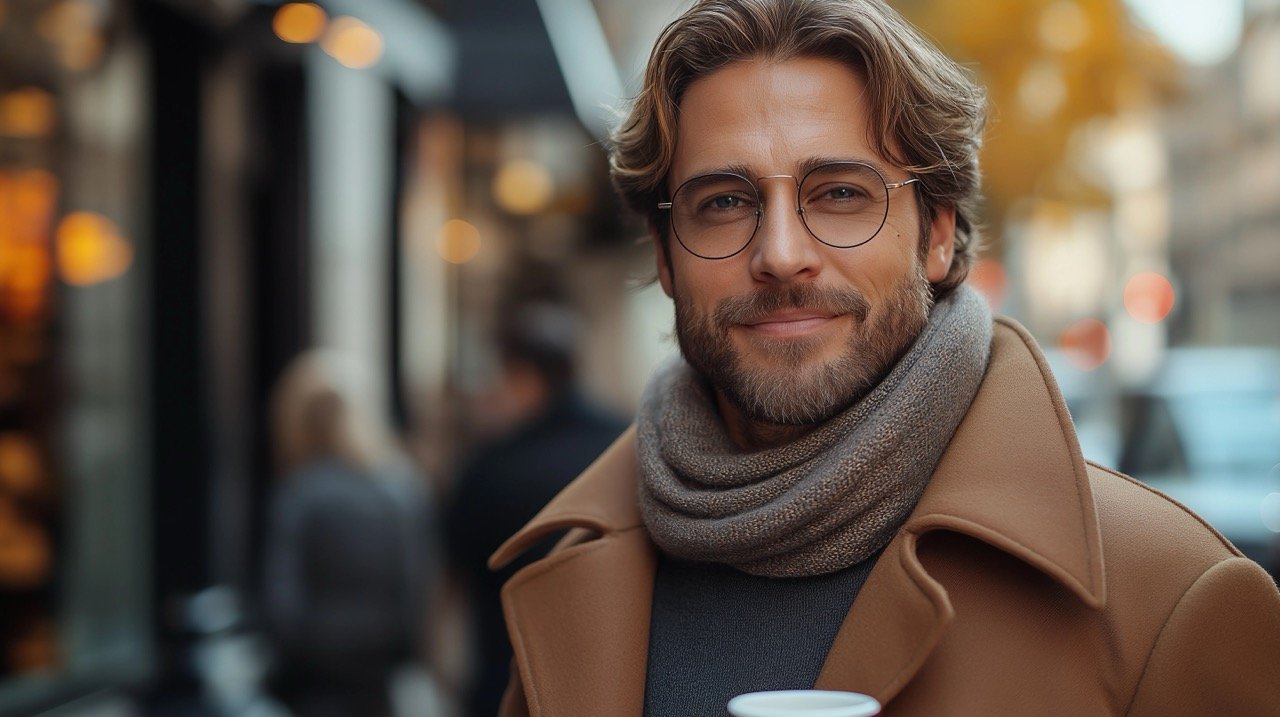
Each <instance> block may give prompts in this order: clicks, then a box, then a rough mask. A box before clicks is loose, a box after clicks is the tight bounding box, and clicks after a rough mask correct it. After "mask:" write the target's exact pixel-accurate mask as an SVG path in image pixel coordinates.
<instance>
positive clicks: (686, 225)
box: [671, 174, 759, 259]
mask: <svg viewBox="0 0 1280 717" xmlns="http://www.w3.org/2000/svg"><path fill="white" fill-rule="evenodd" d="M758 207H759V198H758V197H757V196H756V190H755V187H754V186H752V184H751V182H748V181H747V180H746V179H744V178H743V177H739V176H738V175H736V174H708V175H705V176H702V177H695V178H694V179H691V180H689V181H687V182H685V183H684V184H682V185H681V186H680V188H679V189H678V190H676V194H675V196H674V197H672V198H671V221H672V225H673V227H674V229H675V233H676V238H677V239H679V240H680V243H681V244H683V245H684V248H685V249H688V250H689V251H690V252H692V253H694V254H697V255H698V256H700V257H703V258H706V259H720V258H723V257H727V256H732V255H734V254H736V253H738V252H739V251H741V250H742V248H743V247H745V246H746V245H747V243H748V242H750V241H751V236H752V235H753V234H755V231H756V220H757V217H758V212H757V209H758Z"/></svg>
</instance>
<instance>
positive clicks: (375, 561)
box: [264, 351, 434, 717]
mask: <svg viewBox="0 0 1280 717" xmlns="http://www.w3.org/2000/svg"><path fill="white" fill-rule="evenodd" d="M362 378H363V375H362V374H361V373H360V371H359V368H358V367H357V366H356V365H355V364H354V363H353V362H352V361H351V360H350V359H348V358H346V357H343V356H341V355H338V354H335V353H330V352H323V351H313V352H308V353H305V354H303V355H302V356H300V357H299V358H297V359H296V360H295V361H294V362H293V363H292V364H291V365H290V366H289V367H288V368H287V369H286V371H285V372H284V375H283V377H282V378H281V379H280V382H279V384H278V386H277V387H276V390H275V394H274V396H273V399H272V406H271V409H272V414H273V415H272V421H273V429H274V434H273V440H274V448H275V450H276V458H277V461H278V464H279V470H280V475H281V480H280V483H279V485H278V487H277V490H276V492H275V495H274V496H273V500H272V502H271V511H270V522H269V525H268V538H267V555H266V575H265V578H264V598H265V600H264V602H265V606H264V607H265V612H266V618H267V626H268V634H269V636H270V638H271V640H272V644H273V646H274V649H275V653H276V660H277V663H276V670H275V679H274V680H273V684H274V686H275V689H276V692H277V693H278V696H279V697H280V698H281V700H282V701H283V702H285V704H286V705H287V706H288V707H289V708H290V709H291V710H293V712H294V713H295V714H296V715H298V717H330V716H332V717H340V716H341V717H346V716H352V717H355V716H358V717H383V716H386V715H390V714H391V697H390V692H389V678H390V677H391V675H392V674H393V672H394V671H395V670H396V669H397V668H398V667H399V666H401V665H403V664H405V663H407V662H408V661H410V660H412V659H415V658H417V657H418V656H419V654H420V648H421V644H422V638H423V630H424V627H423V625H424V617H425V612H426V609H427V606H426V599H427V597H426V590H427V587H428V583H429V581H430V576H431V574H432V572H433V570H432V562H433V561H432V555H433V552H434V546H433V545H432V540H431V537H430V536H431V533H430V527H431V526H430V523H431V520H430V501H429V494H428V492H427V490H426V487H425V483H424V481H423V479H422V477H421V476H420V475H419V474H418V471H416V470H415V469H414V468H413V467H412V466H411V464H410V462H409V461H408V459H407V458H406V457H405V456H404V454H402V453H400V452H399V451H397V450H396V449H394V448H393V447H392V443H391V441H390V440H389V438H388V436H387V431H386V429H385V428H384V427H383V425H382V424H381V423H380V422H379V421H377V420H376V419H375V418H374V416H373V414H372V411H370V410H369V408H368V403H369V401H368V399H369V395H370V388H369V386H368V385H367V383H362V382H361V380H362Z"/></svg>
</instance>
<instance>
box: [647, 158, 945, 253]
mask: <svg viewBox="0 0 1280 717" xmlns="http://www.w3.org/2000/svg"><path fill="white" fill-rule="evenodd" d="M840 166H853V167H859V168H864V169H867V170H870V171H871V172H872V173H874V174H875V176H876V177H878V178H879V179H880V183H881V184H883V185H884V188H885V201H884V217H882V218H881V219H880V226H879V227H877V228H876V230H875V231H874V232H872V234H871V236H869V237H867V238H866V239H864V240H862V241H860V242H858V243H857V244H850V245H848V246H841V245H839V244H832V243H831V242H829V241H826V240H824V239H823V238H822V237H820V236H818V235H817V234H816V233H815V232H814V231H813V229H812V228H810V227H809V222H808V221H807V220H806V219H805V211H804V207H803V206H801V205H800V188H801V187H803V186H804V183H805V181H807V180H808V179H809V177H810V176H811V175H813V174H814V173H815V172H820V171H824V170H829V169H831V168H832V167H840ZM707 177H734V178H737V179H741V180H742V181H744V182H746V183H747V184H748V185H749V186H750V187H751V190H752V191H753V192H754V193H755V197H756V209H755V215H756V225H755V227H754V228H753V229H752V230H751V236H750V237H749V238H748V239H747V240H746V241H745V242H743V244H742V246H741V247H738V249H736V250H735V251H733V252H732V253H730V254H725V255H724V256H706V255H704V254H699V253H698V252H696V251H694V250H692V249H690V248H689V246H688V245H687V244H685V243H684V240H683V239H681V238H680V232H679V231H678V230H677V229H676V226H675V224H676V223H675V221H674V217H672V220H671V233H672V234H675V236H676V240H677V241H679V242H680V246H682V247H684V250H685V251H687V252H689V253H690V254H693V255H694V256H696V257H699V258H701V259H708V260H712V261H714V260H718V259H728V258H730V257H733V256H736V255H738V254H740V253H742V251H743V250H744V249H746V248H747V247H749V246H751V242H753V241H755V238H756V234H757V233H758V232H759V231H760V220H761V217H763V216H764V210H765V204H764V201H763V198H762V194H761V192H760V187H759V186H758V185H757V184H756V182H760V181H763V180H765V179H790V180H792V181H793V182H795V184H796V203H795V204H796V205H795V210H796V214H799V215H800V223H801V224H802V225H803V226H804V229H805V231H806V232H808V233H809V236H811V237H813V238H814V239H816V240H817V241H819V242H821V243H822V244H825V245H827V246H829V247H832V248H833V249H854V248H857V247H860V246H862V245H863V244H866V243H867V242H869V241H871V240H872V239H875V238H876V236H878V235H879V234H880V230H881V229H883V228H884V224H885V222H886V221H887V220H888V217H889V192H891V191H893V190H894V189H898V188H900V187H905V186H907V185H908V184H916V183H918V182H919V181H920V178H919V177H912V178H910V179H905V180H903V181H901V182H889V181H886V180H885V178H884V175H883V174H881V173H880V170H878V169H876V168H875V167H873V166H872V165H870V164H867V163H866V162H853V161H849V162H827V163H825V164H821V165H818V166H817V167H814V168H813V169H810V170H809V171H808V172H805V174H804V176H803V177H800V178H799V179H797V178H796V176H795V175H794V174H768V175H765V176H763V177H756V179H755V181H752V180H751V179H750V178H749V177H745V176H743V175H741V174H738V173H736V172H711V173H709V174H699V175H698V176H696V177H690V178H689V179H686V180H685V181H683V182H681V183H680V186H679V187H676V191H675V192H672V194H671V196H672V198H673V200H674V198H675V197H676V196H678V195H679V194H680V190H681V189H684V187H685V185H687V184H689V183H690V182H696V181H701V180H704V179H706V178H707ZM673 205H674V202H673V201H667V202H658V209H659V210H663V211H671V209H672V207H673Z"/></svg>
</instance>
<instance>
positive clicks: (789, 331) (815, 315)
mask: <svg viewBox="0 0 1280 717" xmlns="http://www.w3.org/2000/svg"><path fill="white" fill-rule="evenodd" d="M840 316H841V314H830V313H825V312H814V311H784V312H777V313H772V314H769V315H767V316H762V317H760V318H759V319H755V320H752V321H747V322H744V323H742V324H739V326H741V327H742V328H744V329H747V330H748V331H751V332H753V333H756V334H758V335H762V336H768V337H771V338H794V337H801V336H808V335H809V334H812V333H813V332H815V331H819V330H821V329H823V328H825V327H826V326H828V325H830V324H831V323H832V322H834V321H835V320H836V319H838V318H840Z"/></svg>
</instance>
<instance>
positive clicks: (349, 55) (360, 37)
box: [320, 15, 382, 70]
mask: <svg viewBox="0 0 1280 717" xmlns="http://www.w3.org/2000/svg"><path fill="white" fill-rule="evenodd" d="M320 46H321V47H322V48H324V51H325V52H327V53H329V56H330V57H332V58H333V59H335V60H337V61H338V62H339V63H340V64H342V65H343V66H344V67H350V68H351V69H353V70H363V69H365V68H367V67H373V66H374V65H376V64H377V63H378V60H380V59H382V36H381V35H379V34H378V31H377V30H375V29H373V28H372V27H369V26H368V25H366V24H365V23H363V22H361V21H360V20H357V19H356V18H354V17H349V16H346V15H344V16H342V17H340V18H337V19H335V20H334V21H333V22H332V23H331V24H330V25H329V30H328V32H326V33H325V35H324V39H323V40H321V41H320Z"/></svg>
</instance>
